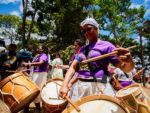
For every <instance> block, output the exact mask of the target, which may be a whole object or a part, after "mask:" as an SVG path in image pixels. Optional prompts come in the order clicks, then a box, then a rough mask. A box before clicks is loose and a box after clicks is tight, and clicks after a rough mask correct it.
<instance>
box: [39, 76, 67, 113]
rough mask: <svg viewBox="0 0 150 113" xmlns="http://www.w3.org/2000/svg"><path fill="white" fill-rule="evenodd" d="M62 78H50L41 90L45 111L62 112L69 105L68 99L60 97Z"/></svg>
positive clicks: (47, 112)
mask: <svg viewBox="0 0 150 113" xmlns="http://www.w3.org/2000/svg"><path fill="white" fill-rule="evenodd" d="M61 84H62V79H58V78H55V79H50V80H48V81H47V83H46V84H45V85H44V86H43V88H42V91H41V98H42V108H43V111H44V113H61V112H62V111H63V110H64V109H65V108H66V106H67V101H66V100H64V99H62V98H60V97H59V89H60V87H61Z"/></svg>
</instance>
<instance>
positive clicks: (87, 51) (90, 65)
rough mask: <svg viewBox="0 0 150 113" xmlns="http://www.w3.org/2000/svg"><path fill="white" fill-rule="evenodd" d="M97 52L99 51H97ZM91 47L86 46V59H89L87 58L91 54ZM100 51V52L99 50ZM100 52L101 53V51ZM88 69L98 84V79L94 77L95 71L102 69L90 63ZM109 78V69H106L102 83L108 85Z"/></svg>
mask: <svg viewBox="0 0 150 113" xmlns="http://www.w3.org/2000/svg"><path fill="white" fill-rule="evenodd" d="M96 50H97V49H96ZM89 51H90V50H89V46H85V53H84V54H85V56H86V58H87V56H88V53H89ZM97 51H98V50H97ZM99 52H100V51H99ZM88 68H89V70H90V75H91V76H92V77H93V79H94V81H95V82H97V79H96V77H95V76H94V74H93V73H94V71H95V70H96V69H100V67H95V66H93V65H92V64H91V63H90V62H89V63H88ZM107 76H108V71H107V69H104V75H103V77H102V80H101V83H107Z"/></svg>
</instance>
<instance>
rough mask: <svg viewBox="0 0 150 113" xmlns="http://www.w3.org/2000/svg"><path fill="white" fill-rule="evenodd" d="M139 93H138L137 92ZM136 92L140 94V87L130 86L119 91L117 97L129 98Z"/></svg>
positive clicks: (136, 85)
mask: <svg viewBox="0 0 150 113" xmlns="http://www.w3.org/2000/svg"><path fill="white" fill-rule="evenodd" d="M137 91H138V92H137ZM135 92H137V93H139V92H140V91H139V85H138V84H132V85H130V86H127V87H125V88H123V89H121V90H119V91H118V92H117V93H116V97H117V98H120V97H128V96H129V95H131V94H134V93H135Z"/></svg>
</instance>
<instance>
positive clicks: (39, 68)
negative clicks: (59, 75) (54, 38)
mask: <svg viewBox="0 0 150 113" xmlns="http://www.w3.org/2000/svg"><path fill="white" fill-rule="evenodd" d="M41 60H43V61H44V63H43V64H41V65H40V66H34V72H47V66H48V56H47V55H46V54H45V53H42V54H40V55H39V56H37V57H36V58H35V59H34V60H33V62H39V61H41Z"/></svg>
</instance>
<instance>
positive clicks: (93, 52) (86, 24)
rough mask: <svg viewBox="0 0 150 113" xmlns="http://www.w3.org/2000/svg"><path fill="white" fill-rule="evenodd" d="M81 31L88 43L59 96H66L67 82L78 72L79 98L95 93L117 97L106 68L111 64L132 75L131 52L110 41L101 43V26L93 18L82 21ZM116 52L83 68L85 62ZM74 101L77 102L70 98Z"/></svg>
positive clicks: (67, 75) (71, 68)
mask: <svg viewBox="0 0 150 113" xmlns="http://www.w3.org/2000/svg"><path fill="white" fill-rule="evenodd" d="M80 26H81V32H82V34H83V36H84V37H85V38H86V39H87V40H88V42H89V44H88V45H86V46H84V47H83V48H81V50H80V53H79V54H78V55H77V57H76V58H75V60H74V61H73V63H72V65H71V66H70V68H69V70H68V71H67V73H66V75H65V79H64V81H63V84H62V87H61V89H60V92H59V95H60V96H61V97H65V96H66V95H67V93H68V91H69V88H68V83H69V81H70V79H71V77H72V76H73V74H74V73H75V72H78V78H79V80H78V83H77V87H78V93H77V95H76V97H75V98H76V99H77V98H78V99H79V98H82V97H84V96H88V95H94V94H100V93H102V94H106V95H110V96H114V95H115V92H114V90H113V88H112V87H111V85H110V83H109V82H108V78H107V74H108V72H107V66H108V64H109V63H112V64H114V65H115V66H117V67H119V68H120V69H122V70H123V71H124V72H129V71H131V70H132V69H133V67H134V63H133V61H132V57H131V54H130V52H129V50H127V49H125V48H115V46H114V45H113V44H111V43H110V42H107V41H102V40H100V38H99V24H98V23H97V21H96V20H95V19H93V18H86V19H85V20H84V21H82V22H81V24H80ZM112 51H117V52H118V54H116V56H110V57H107V58H104V59H101V60H96V61H94V62H90V63H88V64H87V65H80V64H81V62H82V61H83V60H86V59H89V58H94V57H97V56H100V55H103V54H107V53H111V52H112ZM71 99H72V100H73V101H76V100H75V99H73V98H71Z"/></svg>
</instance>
